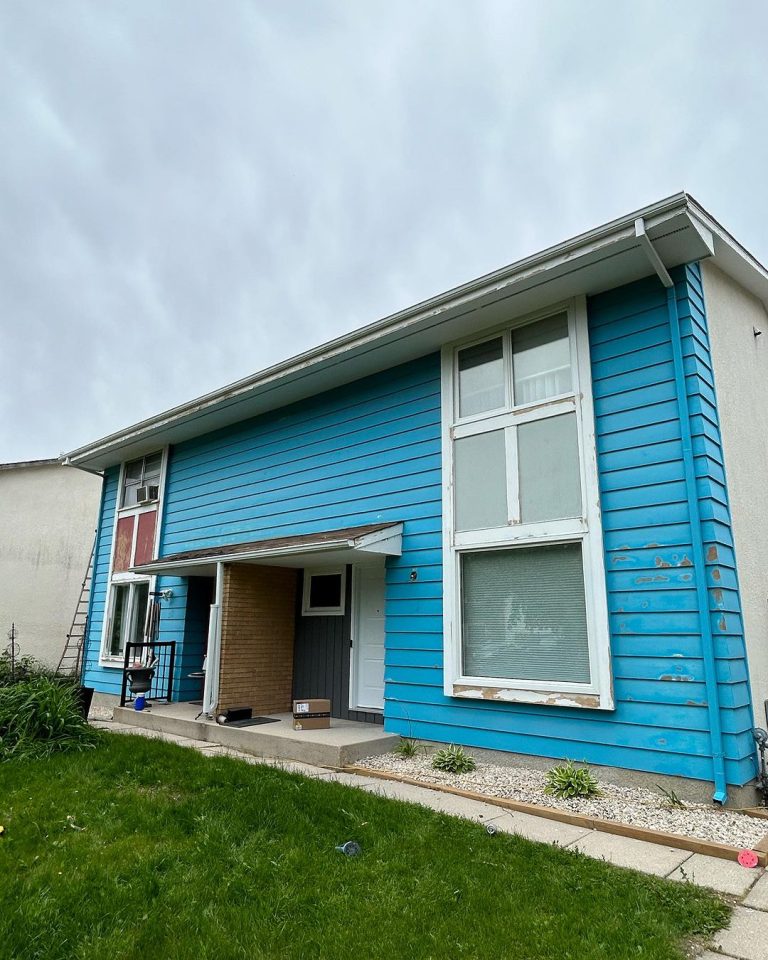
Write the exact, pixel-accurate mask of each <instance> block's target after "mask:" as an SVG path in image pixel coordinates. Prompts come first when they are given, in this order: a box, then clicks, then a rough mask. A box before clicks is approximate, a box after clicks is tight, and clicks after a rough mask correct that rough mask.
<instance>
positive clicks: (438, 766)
mask: <svg viewBox="0 0 768 960" xmlns="http://www.w3.org/2000/svg"><path fill="white" fill-rule="evenodd" d="M432 766H433V767H434V768H435V770H443V771H445V772H446V773H469V771H470V770H474V769H475V767H476V766H477V764H476V763H475V758H474V757H473V756H472V755H471V754H470V753H467V751H466V750H465V749H464V747H457V746H456V745H455V744H454V743H452V744H451V745H450V747H444V748H443V749H442V750H438V751H437V753H436V754H435V755H434V757H432Z"/></svg>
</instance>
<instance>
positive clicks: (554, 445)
mask: <svg viewBox="0 0 768 960" xmlns="http://www.w3.org/2000/svg"><path fill="white" fill-rule="evenodd" d="M517 455H518V461H519V467H518V469H519V478H520V519H521V520H522V522H523V523H535V522H536V521H537V520H559V519H562V518H564V517H580V516H581V480H580V478H579V442H578V437H577V434H576V414H575V413H566V414H564V415H563V416H561V417H547V418H546V419H544V420H533V421H532V422H531V423H521V424H520V426H519V427H518V428H517Z"/></svg>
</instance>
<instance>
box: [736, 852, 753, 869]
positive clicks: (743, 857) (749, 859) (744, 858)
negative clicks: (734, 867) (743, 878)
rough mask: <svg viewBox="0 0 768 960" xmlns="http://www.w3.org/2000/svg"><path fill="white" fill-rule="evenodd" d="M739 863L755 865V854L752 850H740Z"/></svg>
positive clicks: (748, 865) (749, 865)
mask: <svg viewBox="0 0 768 960" xmlns="http://www.w3.org/2000/svg"><path fill="white" fill-rule="evenodd" d="M739 863H740V864H741V865H742V867H756V866H757V854H756V853H755V851H754V850H740V851H739Z"/></svg>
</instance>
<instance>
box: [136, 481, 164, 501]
mask: <svg viewBox="0 0 768 960" xmlns="http://www.w3.org/2000/svg"><path fill="white" fill-rule="evenodd" d="M159 492H160V488H159V487H157V486H154V485H153V486H146V487H139V488H138V489H137V490H136V503H152V501H153V500H157V496H158V494H159Z"/></svg>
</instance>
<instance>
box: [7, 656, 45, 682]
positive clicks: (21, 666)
mask: <svg viewBox="0 0 768 960" xmlns="http://www.w3.org/2000/svg"><path fill="white" fill-rule="evenodd" d="M54 673H55V671H54V670H52V669H51V668H50V667H47V666H46V665H45V664H44V663H40V661H39V660H35V658H34V657H26V656H25V657H16V660H15V662H14V664H13V669H11V658H10V656H9V655H8V653H2V654H0V687H8V686H10V685H11V684H12V683H21V682H22V681H24V680H31V679H33V678H34V677H53V676H54Z"/></svg>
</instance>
